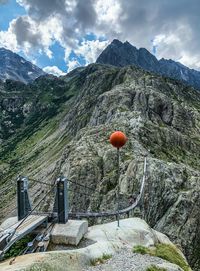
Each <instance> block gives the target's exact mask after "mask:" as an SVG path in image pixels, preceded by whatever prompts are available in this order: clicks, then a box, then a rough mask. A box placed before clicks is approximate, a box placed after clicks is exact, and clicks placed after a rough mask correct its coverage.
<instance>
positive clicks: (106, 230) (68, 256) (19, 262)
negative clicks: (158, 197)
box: [0, 218, 182, 271]
mask: <svg viewBox="0 0 200 271" xmlns="http://www.w3.org/2000/svg"><path fill="white" fill-rule="evenodd" d="M161 235H162V234H161ZM85 238H86V239H89V240H92V241H93V243H94V244H92V245H89V246H88V247H85V248H81V249H76V250H68V251H67V250H65V251H55V252H46V253H40V254H38V253H36V254H32V255H26V256H20V257H17V258H16V260H15V262H14V263H13V266H10V265H9V261H7V262H5V263H2V264H0V270H3V271H11V270H15V271H19V270H21V271H22V270H27V271H28V270H30V269H29V267H30V266H32V269H33V270H34V267H35V269H36V268H38V270H40V268H41V269H42V268H43V269H42V270H44V271H51V270H52V271H57V270H59V271H68V270H77V271H78V270H82V268H84V270H93V269H88V265H90V262H91V261H94V260H96V259H98V258H102V257H103V255H115V254H116V252H118V251H120V250H121V249H122V250H124V249H125V251H127V250H128V251H129V253H128V255H126V254H125V255H124V256H125V257H127V256H128V258H127V262H129V268H130V269H129V270H138V271H143V270H146V269H144V268H146V267H148V266H150V265H152V264H156V265H157V266H165V268H166V269H167V271H182V269H181V268H180V267H178V266H177V265H174V264H171V263H169V262H167V261H164V260H162V259H159V258H156V257H149V256H148V255H145V256H140V255H138V256H137V257H136V256H135V255H134V254H133V253H132V252H131V250H132V248H133V246H136V245H142V246H145V247H150V246H154V245H156V244H157V243H158V242H159V239H160V238H161V237H160V233H158V236H157V232H155V231H154V230H152V229H151V228H150V227H149V226H148V225H147V224H146V222H145V221H144V220H141V219H139V218H129V219H123V220H121V221H120V227H117V222H111V223H107V224H102V225H96V226H92V227H89V231H88V233H87V234H86V235H85ZM162 238H163V239H164V240H165V243H167V244H170V245H172V243H171V242H170V240H169V239H168V238H167V236H165V237H164V236H163V235H162ZM131 253H132V255H131ZM180 253H181V252H180ZM116 256H117V255H116ZM115 258H116V257H115ZM75 259H76V265H74V261H75ZM138 259H139V264H140V265H138V262H137V261H138ZM129 260H130V261H129ZM124 262H126V258H124ZM116 263H117V261H116ZM84 266H87V267H84ZM111 267H112V266H111ZM135 267H137V268H138V269H135ZM75 268H76V269H75ZM85 268H86V269H85ZM36 270H37V269H36ZM94 270H96V269H94ZM97 270H102V269H97ZM103 270H104V269H103ZM105 270H109V269H105ZM110 270H113V269H110ZM118 270H120V269H118ZM125 270H128V269H125ZM120 271H121V270H120Z"/></svg>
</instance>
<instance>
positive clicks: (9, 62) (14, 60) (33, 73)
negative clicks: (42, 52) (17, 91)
mask: <svg viewBox="0 0 200 271" xmlns="http://www.w3.org/2000/svg"><path fill="white" fill-rule="evenodd" d="M45 74H46V73H45V72H44V71H43V70H42V69H40V68H38V67H37V66H36V65H34V64H32V63H31V62H29V61H27V60H25V59H24V58H23V57H21V56H19V55H17V54H15V53H13V52H12V51H10V50H7V49H5V48H0V80H2V81H5V80H6V79H12V80H15V81H21V82H23V83H25V84H27V83H30V82H32V81H33V80H35V79H36V78H37V77H39V76H41V75H45Z"/></svg>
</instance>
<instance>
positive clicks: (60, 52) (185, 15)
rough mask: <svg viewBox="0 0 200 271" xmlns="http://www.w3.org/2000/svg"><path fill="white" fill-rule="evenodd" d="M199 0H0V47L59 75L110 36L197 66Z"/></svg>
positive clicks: (89, 58) (91, 55)
mask: <svg viewBox="0 0 200 271" xmlns="http://www.w3.org/2000/svg"><path fill="white" fill-rule="evenodd" d="M199 12H200V0H0V47H5V48H7V49H10V50H12V51H14V52H16V53H18V54H20V55H21V56H23V57H24V58H26V59H28V60H29V61H31V62H33V63H34V64H36V65H37V66H39V67H40V68H42V69H43V70H44V71H46V72H49V73H53V74H55V75H62V74H64V73H67V72H69V71H71V70H72V69H74V68H76V67H78V66H83V65H87V64H89V63H92V62H95V61H96V58H97V57H98V55H99V54H100V53H101V51H102V50H103V49H104V48H105V47H106V46H107V45H108V44H109V43H110V42H111V41H112V40H113V39H119V40H121V41H122V42H125V41H126V40H127V41H129V42H130V43H131V44H132V45H134V46H136V47H137V48H140V47H144V48H146V49H148V50H149V51H150V52H151V53H153V54H154V55H155V56H156V57H157V58H158V59H160V58H162V57H163V58H166V59H173V60H175V61H179V62H181V63H182V64H184V65H186V66H188V67H190V68H193V69H196V70H200V31H199V28H200V16H199Z"/></svg>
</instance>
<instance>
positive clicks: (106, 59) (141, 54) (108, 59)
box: [96, 39, 200, 89]
mask: <svg viewBox="0 0 200 271" xmlns="http://www.w3.org/2000/svg"><path fill="white" fill-rule="evenodd" d="M96 63H100V64H109V65H113V66H117V67H124V66H127V65H136V66H138V67H141V68H143V69H145V70H147V71H152V72H155V73H157V74H160V75H163V76H167V77H171V78H174V79H177V80H181V81H183V82H185V83H186V84H188V85H191V86H193V87H195V88H197V89H200V72H199V71H196V70H193V69H189V68H188V67H186V66H184V65H183V64H181V63H179V62H176V61H173V60H171V59H170V60H166V59H164V58H162V59H160V60H157V58H156V57H155V56H154V55H152V54H151V53H150V52H149V51H148V50H146V49H145V48H140V49H137V48H136V47H134V46H133V45H131V44H130V43H129V42H127V41H126V42H124V43H122V42H121V41H119V40H117V39H115V40H113V41H112V43H111V44H109V45H108V46H107V48H106V49H105V50H104V51H103V52H102V53H101V54H100V56H99V57H98V58H97V60H96Z"/></svg>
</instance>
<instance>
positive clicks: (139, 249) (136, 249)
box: [133, 245, 150, 255]
mask: <svg viewBox="0 0 200 271" xmlns="http://www.w3.org/2000/svg"><path fill="white" fill-rule="evenodd" d="M133 252H134V253H140V254H143V255H144V254H150V250H149V248H147V247H144V246H140V245H138V246H134V247H133Z"/></svg>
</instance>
